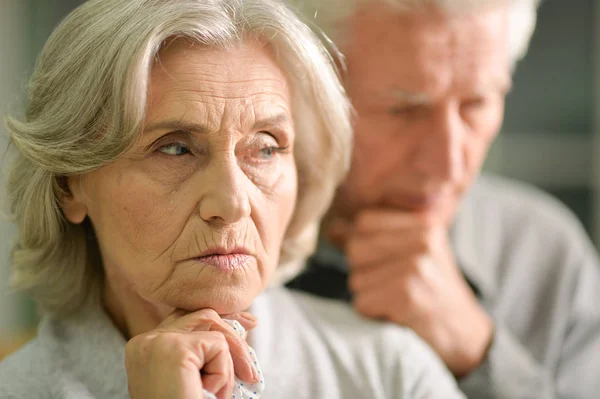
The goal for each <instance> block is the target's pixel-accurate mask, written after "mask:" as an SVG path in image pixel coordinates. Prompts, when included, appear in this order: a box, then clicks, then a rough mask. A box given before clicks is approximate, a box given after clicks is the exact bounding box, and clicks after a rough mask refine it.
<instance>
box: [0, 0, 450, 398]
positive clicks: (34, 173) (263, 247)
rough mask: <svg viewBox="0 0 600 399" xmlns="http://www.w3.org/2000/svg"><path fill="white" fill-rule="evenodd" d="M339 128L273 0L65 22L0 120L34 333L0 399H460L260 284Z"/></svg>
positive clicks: (307, 306)
mask: <svg viewBox="0 0 600 399" xmlns="http://www.w3.org/2000/svg"><path fill="white" fill-rule="evenodd" d="M349 112H350V110H349V105H348V101H347V100H346V98H345V96H344V92H343V89H342V88H341V86H340V83H339V81H338V79H337V77H336V74H335V71H334V69H333V66H332V62H331V60H330V58H328V56H327V55H326V52H325V50H324V48H323V47H322V46H321V45H320V44H319V42H318V40H317V39H316V38H315V37H314V36H313V34H312V33H311V31H310V29H308V28H307V27H306V26H304V25H303V24H302V23H300V22H299V21H298V20H297V19H296V18H295V16H294V15H293V14H292V13H291V12H290V11H289V10H287V9H286V8H285V6H283V5H282V4H280V3H279V2H277V1H275V0H248V1H244V0H161V1H159V0H94V1H90V2H88V3H86V4H84V5H83V6H81V7H80V8H79V9H77V10H75V11H74V12H73V13H72V14H71V15H70V16H69V17H68V18H67V19H66V20H65V21H64V22H63V23H62V24H61V25H60V26H59V27H58V28H57V29H56V31H55V32H54V34H53V35H52V37H51V38H50V39H49V41H48V43H47V44H46V47H45V49H44V51H43V54H42V55H41V58H40V60H39V63H38V65H37V67H36V70H35V73H34V76H33V79H32V83H31V89H30V94H29V107H28V110H27V113H26V115H25V116H24V118H22V119H21V120H17V119H15V118H12V119H8V123H7V125H8V131H9V134H10V139H11V142H12V144H13V145H14V147H15V148H16V150H17V154H16V160H15V163H14V165H13V166H12V169H11V178H10V181H9V187H8V191H9V198H10V202H11V211H12V214H13V215H14V217H15V220H16V223H17V225H18V227H19V232H20V233H19V236H18V237H17V240H16V244H15V247H14V252H13V258H12V268H13V275H14V282H15V284H16V286H18V287H20V288H21V289H24V290H26V291H28V292H30V293H31V294H32V295H33V296H34V298H36V300H37V301H38V302H39V304H40V306H41V309H42V310H43V312H44V317H43V320H42V322H41V326H40V329H39V334H38V337H37V338H36V339H35V340H34V341H33V342H31V343H30V344H28V345H27V346H26V347H25V348H23V349H22V350H21V351H19V352H17V353H16V354H15V355H13V356H12V357H9V358H8V359H7V360H5V361H4V362H3V363H2V364H1V365H0V398H126V397H132V398H144V399H149V398H200V397H202V396H203V395H207V396H213V394H214V395H215V396H216V397H218V398H220V399H224V398H232V397H235V398H241V397H243V398H248V397H253V398H257V397H258V396H260V395H261V393H262V397H263V398H274V399H281V398H292V397H293V398H296V399H298V398H300V399H302V398H307V399H308V398H328V399H331V398H367V397H369V398H445V399H448V398H454V397H461V394H460V393H458V391H457V389H456V387H455V383H454V382H453V380H452V379H451V377H450V376H449V374H448V373H447V371H446V370H445V369H444V368H443V366H442V365H441V363H440V361H439V360H438V359H437V358H436V357H435V356H434V355H433V354H432V352H431V351H430V350H429V349H428V348H427V347H426V346H425V345H424V344H423V343H422V342H421V341H419V340H418V339H417V338H416V337H415V335H413V334H412V333H410V332H409V331H407V330H404V329H402V328H400V327H395V326H391V325H383V324H379V323H375V322H373V323H369V322H365V321H363V320H359V318H358V316H356V315H354V314H353V312H352V311H351V310H350V308H348V307H346V306H345V305H342V304H338V303H333V302H327V301H324V300H321V299H317V298H313V297H309V296H306V295H302V294H298V293H292V292H289V291H286V290H285V289H284V288H281V287H279V288H277V286H278V285H279V284H278V283H280V282H282V281H284V280H285V279H286V278H289V277H290V276H291V275H293V274H294V273H295V272H297V271H298V269H299V266H298V265H301V264H302V261H303V259H305V257H306V256H307V255H308V254H309V252H310V251H311V250H312V249H313V246H314V241H315V232H316V231H317V226H318V223H319V220H320V218H321V216H322V215H323V213H324V212H325V210H326V209H327V206H328V204H329V202H330V199H331V197H332V193H333V191H334V189H335V186H336V184H337V183H338V182H339V181H340V179H341V178H342V176H343V172H344V171H345V169H346V166H347V164H348V158H349V151H350V140H351V134H350V132H351V128H350V123H349ZM267 286H271V288H267ZM257 320H258V322H257ZM254 327H256V328H255V329H254V330H252V331H251V332H250V333H249V334H248V333H246V332H245V331H244V330H248V329H252V328H254ZM251 347H253V348H254V349H255V351H253V350H252V349H250V348H251ZM258 359H260V362H259V361H258ZM259 363H260V365H261V366H262V369H261V367H260V366H259Z"/></svg>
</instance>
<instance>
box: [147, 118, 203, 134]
mask: <svg viewBox="0 0 600 399" xmlns="http://www.w3.org/2000/svg"><path fill="white" fill-rule="evenodd" d="M155 130H181V131H184V132H190V133H201V134H203V133H208V132H209V131H210V129H209V128H208V127H207V126H206V125H203V124H201V123H196V122H187V121H182V120H166V121H160V122H156V123H153V124H151V125H150V126H148V127H146V128H145V129H144V133H151V132H153V131H155Z"/></svg>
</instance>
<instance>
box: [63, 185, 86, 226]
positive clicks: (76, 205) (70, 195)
mask: <svg viewBox="0 0 600 399" xmlns="http://www.w3.org/2000/svg"><path fill="white" fill-rule="evenodd" d="M60 183H61V184H60V185H61V187H62V194H61V196H60V207H61V208H62V211H63V213H64V215H65V217H66V218H67V220H68V221H69V222H71V223H73V224H80V223H82V222H83V221H84V220H85V218H86V216H87V213H88V209H87V205H86V204H85V202H84V196H83V190H82V189H81V176H72V177H63V180H62V181H61V182H60Z"/></svg>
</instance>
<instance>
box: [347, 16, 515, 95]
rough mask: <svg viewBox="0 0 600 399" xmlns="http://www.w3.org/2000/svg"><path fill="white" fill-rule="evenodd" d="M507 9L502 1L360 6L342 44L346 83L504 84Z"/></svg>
mask: <svg viewBox="0 0 600 399" xmlns="http://www.w3.org/2000/svg"><path fill="white" fill-rule="evenodd" d="M508 11H509V10H508V6H506V5H502V6H498V5H496V6H494V7H485V8H478V9H474V10H471V11H465V12H460V13H458V12H455V13H449V12H445V11H441V10H439V9H436V8H434V7H430V8H423V9H422V10H418V11H395V10H393V9H391V8H390V7H389V6H387V5H383V4H375V5H374V6H372V7H369V8H366V7H361V8H359V9H358V11H357V12H356V13H355V15H354V16H353V17H351V18H350V20H349V25H348V30H347V35H348V36H347V40H346V41H345V42H344V45H343V49H342V50H343V51H344V52H345V53H346V56H347V62H348V70H349V77H350V78H349V81H350V84H351V85H368V86H371V87H373V86H400V87H399V88H400V89H404V90H407V91H411V90H415V91H418V90H423V89H424V88H425V87H426V86H428V85H432V84H433V85H460V86H465V85H467V86H473V87H468V88H466V89H468V90H471V91H472V90H483V89H485V87H486V86H498V87H503V86H509V85H510V58H509V52H508V44H509V35H508ZM475 86H478V87H481V88H479V89H475ZM379 89H381V87H379Z"/></svg>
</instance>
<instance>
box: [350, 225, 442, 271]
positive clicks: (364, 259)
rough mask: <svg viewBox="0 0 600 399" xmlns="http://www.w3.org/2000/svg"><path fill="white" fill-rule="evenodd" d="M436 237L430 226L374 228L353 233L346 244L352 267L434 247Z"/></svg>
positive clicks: (421, 251) (418, 253)
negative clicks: (421, 228) (395, 229)
mask: <svg viewBox="0 0 600 399" xmlns="http://www.w3.org/2000/svg"><path fill="white" fill-rule="evenodd" d="M435 246H436V240H435V238H434V236H433V233H432V231H431V230H428V231H405V232H377V233H373V234H371V235H362V236H353V237H352V238H351V239H350V240H349V241H348V245H347V247H346V256H347V257H348V262H349V264H350V267H351V268H352V269H358V268H365V267H373V266H378V265H379V264H381V263H384V262H390V261H398V260H405V259H407V258H415V257H418V256H423V255H424V254H428V253H430V252H434V251H435Z"/></svg>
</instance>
